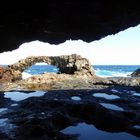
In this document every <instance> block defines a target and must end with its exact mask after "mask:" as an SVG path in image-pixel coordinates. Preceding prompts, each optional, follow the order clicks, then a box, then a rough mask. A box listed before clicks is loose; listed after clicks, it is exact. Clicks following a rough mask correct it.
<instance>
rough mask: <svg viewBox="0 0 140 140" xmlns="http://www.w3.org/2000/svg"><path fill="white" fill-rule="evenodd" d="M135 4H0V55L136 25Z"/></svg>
mask: <svg viewBox="0 0 140 140" xmlns="http://www.w3.org/2000/svg"><path fill="white" fill-rule="evenodd" d="M138 2H139V1H128V0H112V1H109V0H104V1H103V0H92V1H88V0H85V1H82V0H81V1H80V0H75V1H72V0H65V2H64V1H54V0H51V1H49V0H46V2H45V3H41V2H40V3H39V2H34V3H32V4H31V3H29V2H24V1H20V2H17V3H16V4H14V3H13V2H12V1H11V2H8V3H6V2H5V4H1V5H0V52H3V51H7V50H12V49H15V48H17V47H18V46H19V45H21V44H22V43H25V42H29V41H34V40H40V41H44V42H49V43H53V44H59V43H62V42H64V41H65V40H68V39H72V40H76V39H82V40H84V41H87V42H91V41H94V40H99V39H101V38H102V37H105V36H107V35H110V34H115V33H118V32H119V31H121V30H124V29H127V28H128V27H132V26H136V25H138V24H139V23H140V8H139V3H138Z"/></svg>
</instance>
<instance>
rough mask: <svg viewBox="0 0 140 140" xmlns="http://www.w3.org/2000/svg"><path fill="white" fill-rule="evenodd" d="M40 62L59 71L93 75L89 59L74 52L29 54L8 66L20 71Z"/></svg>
mask: <svg viewBox="0 0 140 140" xmlns="http://www.w3.org/2000/svg"><path fill="white" fill-rule="evenodd" d="M41 62H45V63H47V64H49V65H53V66H56V67H58V68H59V73H65V74H76V73H78V72H79V73H84V74H87V75H88V74H89V75H92V76H94V71H93V68H92V65H91V64H90V62H89V60H88V59H86V58H82V57H81V56H80V55H76V54H72V55H62V56H31V57H27V58H26V59H22V60H19V61H18V62H17V63H15V64H12V65H9V66H8V67H9V69H12V70H13V71H19V72H21V73H22V72H23V71H24V70H25V69H27V68H28V67H30V66H32V65H34V64H36V63H41Z"/></svg>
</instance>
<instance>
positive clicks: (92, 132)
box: [61, 123, 140, 140]
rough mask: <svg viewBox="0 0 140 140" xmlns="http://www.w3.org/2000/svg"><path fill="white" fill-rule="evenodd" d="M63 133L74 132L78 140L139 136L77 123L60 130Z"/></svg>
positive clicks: (132, 137) (134, 139) (137, 139)
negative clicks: (106, 130) (111, 131)
mask: <svg viewBox="0 0 140 140" xmlns="http://www.w3.org/2000/svg"><path fill="white" fill-rule="evenodd" d="M61 132H63V133H64V134H76V135H77V136H78V135H79V136H78V140H93V139H94V140H124V139H125V140H139V139H140V138H138V137H136V136H133V135H131V134H128V133H126V132H119V133H110V132H105V131H101V130H99V129H97V128H96V127H95V126H94V125H89V124H86V123H79V124H78V125H76V126H69V127H67V128H66V129H64V130H62V131H61Z"/></svg>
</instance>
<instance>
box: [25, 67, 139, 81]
mask: <svg viewBox="0 0 140 140" xmlns="http://www.w3.org/2000/svg"><path fill="white" fill-rule="evenodd" d="M138 68H140V65H94V66H93V69H94V71H95V74H96V75H97V76H101V77H116V76H121V77H126V76H129V75H130V74H131V73H132V72H133V71H135V70H136V69H138ZM44 72H53V73H57V72H58V68H57V67H55V66H51V65H33V66H31V67H29V68H28V69H26V70H25V71H24V72H23V78H27V77H29V76H31V75H36V74H41V73H44Z"/></svg>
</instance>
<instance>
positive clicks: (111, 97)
mask: <svg viewBox="0 0 140 140" xmlns="http://www.w3.org/2000/svg"><path fill="white" fill-rule="evenodd" d="M93 96H94V97H102V98H105V99H107V100H113V99H118V98H120V97H119V96H117V95H109V94H106V93H94V94H93Z"/></svg>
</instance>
